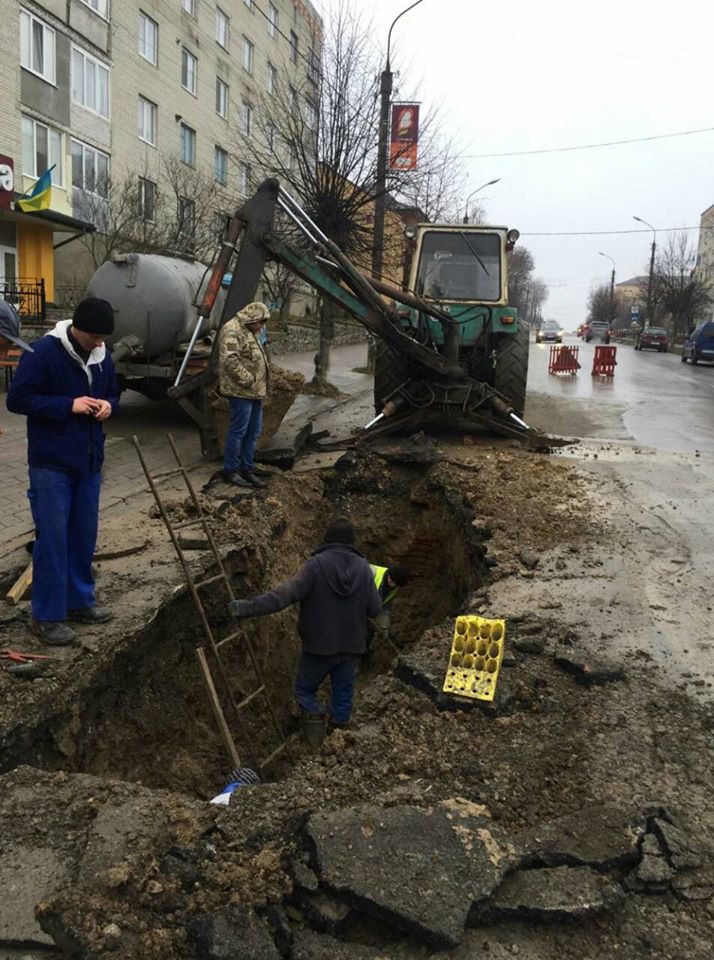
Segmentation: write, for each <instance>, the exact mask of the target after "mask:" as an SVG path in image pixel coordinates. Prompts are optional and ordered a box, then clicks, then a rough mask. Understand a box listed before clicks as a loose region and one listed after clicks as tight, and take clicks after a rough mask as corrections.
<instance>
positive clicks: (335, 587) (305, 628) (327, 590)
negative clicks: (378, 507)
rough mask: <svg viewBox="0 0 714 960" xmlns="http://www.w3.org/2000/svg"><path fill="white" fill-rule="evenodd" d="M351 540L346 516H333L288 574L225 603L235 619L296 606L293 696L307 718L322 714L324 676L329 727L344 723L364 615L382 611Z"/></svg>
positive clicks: (367, 569) (366, 566)
mask: <svg viewBox="0 0 714 960" xmlns="http://www.w3.org/2000/svg"><path fill="white" fill-rule="evenodd" d="M354 539H355V534H354V528H353V526H352V524H351V523H350V521H349V520H347V519H346V518H344V517H340V518H339V519H337V520H333V521H332V522H331V523H330V525H329V526H328V528H327V530H326V532H325V538H324V540H325V542H324V544H323V545H322V546H321V547H318V549H317V550H315V552H314V553H313V554H312V556H311V557H310V559H309V560H308V561H307V562H306V563H304V564H303V565H302V567H300V569H299V570H298V572H297V573H296V574H295V575H294V576H292V577H290V579H289V580H286V581H285V582H284V583H281V584H280V586H279V587H276V588H275V590H271V591H270V592H269V593H264V594H263V595H262V596H260V597H256V598H255V599H254V600H234V601H233V603H231V605H230V609H231V613H232V614H233V616H235V617H262V616H265V615H266V614H268V613H276V612H277V611H278V610H283V609H284V608H285V607H288V606H290V604H292V603H299V604H300V616H299V619H298V633H299V635H300V638H301V640H302V653H301V655H300V662H299V664H298V672H297V677H296V679H295V699H296V700H297V703H298V706H299V707H300V708H301V709H302V710H303V711H304V713H305V714H306V715H307V716H308V717H311V718H315V719H317V718H323V708H322V706H321V704H320V701H319V700H318V698H317V691H318V689H319V687H320V685H321V684H322V682H323V680H325V679H326V678H327V677H328V676H329V677H330V680H331V684H332V699H331V704H330V716H331V718H332V723H333V724H334V725H335V726H346V724H347V723H348V722H349V719H350V714H351V713H352V699H353V695H354V684H355V676H356V673H357V664H358V663H359V660H360V657H361V656H362V655H363V654H364V652H365V650H366V649H367V618H368V617H376V616H377V615H378V614H379V612H380V610H381V609H382V602H381V600H380V599H379V594H378V592H377V588H376V587H375V585H374V577H373V575H372V571H371V569H370V566H369V564H368V563H367V561H366V559H365V558H364V557H363V556H362V554H361V553H360V552H359V551H358V550H357V549H355V547H354Z"/></svg>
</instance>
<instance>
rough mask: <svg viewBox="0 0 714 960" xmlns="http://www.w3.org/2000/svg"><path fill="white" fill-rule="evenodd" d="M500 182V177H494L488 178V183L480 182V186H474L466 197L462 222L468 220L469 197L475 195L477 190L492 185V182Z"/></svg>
mask: <svg viewBox="0 0 714 960" xmlns="http://www.w3.org/2000/svg"><path fill="white" fill-rule="evenodd" d="M500 182H501V178H500V177H496V179H495V180H489V181H488V183H482V184H481V186H480V187H476V189H475V190H472V191H471V193H470V194H469V195H468V197H467V198H466V204H465V209H464V223H468V222H469V203H470V201H471V198H472V197H475V196H476V194H477V193H478V192H479V190H483V189H484V188H485V187H492V186H493V185H494V183H500Z"/></svg>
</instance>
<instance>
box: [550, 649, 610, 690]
mask: <svg viewBox="0 0 714 960" xmlns="http://www.w3.org/2000/svg"><path fill="white" fill-rule="evenodd" d="M553 660H554V661H555V663H557V665H558V666H559V667H561V668H562V669H563V670H565V671H566V672H567V673H570V674H572V675H573V677H574V679H575V680H576V682H577V683H581V684H583V685H584V686H591V685H592V686H595V685H599V684H603V683H610V682H611V681H612V680H622V679H623V678H624V676H625V671H624V669H623V667H622V664H618V663H614V662H611V661H607V660H603V659H601V658H599V657H597V656H595V655H593V654H591V653H586V652H583V651H579V650H577V651H576V650H573V649H572V647H567V646H559V647H558V648H557V649H556V650H555V653H554V654H553Z"/></svg>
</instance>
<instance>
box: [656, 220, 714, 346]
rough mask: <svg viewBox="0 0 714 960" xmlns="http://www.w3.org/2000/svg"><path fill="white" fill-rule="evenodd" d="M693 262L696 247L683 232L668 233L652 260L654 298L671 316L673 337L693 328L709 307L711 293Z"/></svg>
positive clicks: (695, 259) (695, 260) (695, 258)
mask: <svg viewBox="0 0 714 960" xmlns="http://www.w3.org/2000/svg"><path fill="white" fill-rule="evenodd" d="M696 262H697V254H696V250H695V248H694V247H693V246H692V245H691V244H690V242H689V238H688V236H687V234H686V233H684V232H681V233H675V234H671V235H670V236H669V237H668V239H667V243H666V245H665V247H664V249H663V250H662V251H660V253H659V255H658V256H657V259H656V261H655V272H654V293H655V299H656V302H657V304H658V305H659V308H660V309H661V310H662V311H665V312H666V313H668V314H669V315H670V316H671V318H672V334H673V337H674V338H675V339H676V338H677V337H678V336H679V335H681V334H683V333H689V332H690V331H691V330H693V329H694V327H695V325H696V323H697V321H698V320H700V319H701V318H702V317H704V316H705V315H706V314H707V312H708V310H709V309H710V308H711V304H712V296H711V293H710V292H709V289H708V287H707V285H706V284H705V283H704V282H703V281H702V280H701V279H700V278H699V277H698V276H697V274H696V273H695V271H694V267H695V266H696Z"/></svg>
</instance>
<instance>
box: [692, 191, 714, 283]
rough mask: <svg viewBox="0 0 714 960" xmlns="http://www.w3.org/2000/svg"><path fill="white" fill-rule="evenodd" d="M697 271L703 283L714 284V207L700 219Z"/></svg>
mask: <svg viewBox="0 0 714 960" xmlns="http://www.w3.org/2000/svg"><path fill="white" fill-rule="evenodd" d="M695 271H696V275H697V276H698V278H699V279H700V280H701V281H702V282H703V283H706V284H708V285H710V286H711V285H712V284H714V206H711V207H707V209H706V210H705V211H704V213H703V214H702V215H701V217H700V219H699V240H698V243H697V265H696V267H695Z"/></svg>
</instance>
